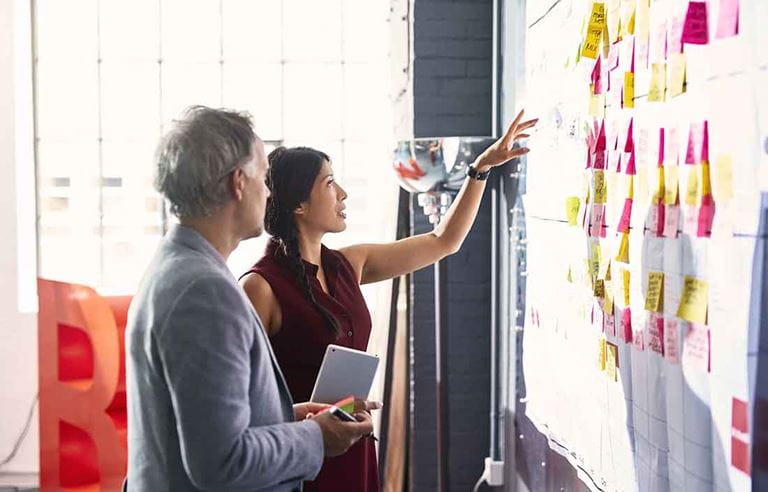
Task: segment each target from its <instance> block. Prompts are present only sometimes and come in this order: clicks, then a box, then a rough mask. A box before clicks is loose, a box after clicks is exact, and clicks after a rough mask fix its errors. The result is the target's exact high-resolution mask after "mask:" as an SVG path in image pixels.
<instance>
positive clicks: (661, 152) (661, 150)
mask: <svg viewBox="0 0 768 492" xmlns="http://www.w3.org/2000/svg"><path fill="white" fill-rule="evenodd" d="M658 165H659V167H661V166H663V165H664V128H659V160H658Z"/></svg>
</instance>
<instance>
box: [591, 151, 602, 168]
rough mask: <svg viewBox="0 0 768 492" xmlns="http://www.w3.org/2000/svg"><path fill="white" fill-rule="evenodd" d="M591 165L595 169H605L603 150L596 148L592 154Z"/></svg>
mask: <svg viewBox="0 0 768 492" xmlns="http://www.w3.org/2000/svg"><path fill="white" fill-rule="evenodd" d="M592 167H593V168H595V169H605V151H604V150H598V151H597V152H595V155H594V156H592Z"/></svg>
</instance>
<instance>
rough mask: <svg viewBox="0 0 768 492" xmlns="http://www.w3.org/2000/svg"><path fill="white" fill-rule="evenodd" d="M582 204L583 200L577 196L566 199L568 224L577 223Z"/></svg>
mask: <svg viewBox="0 0 768 492" xmlns="http://www.w3.org/2000/svg"><path fill="white" fill-rule="evenodd" d="M580 205H581V200H579V197H577V196H569V197H568V198H566V199H565V216H566V217H567V218H568V225H573V226H575V225H576V219H577V217H578V215H579V207H580Z"/></svg>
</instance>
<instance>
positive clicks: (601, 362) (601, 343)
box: [597, 337, 605, 371]
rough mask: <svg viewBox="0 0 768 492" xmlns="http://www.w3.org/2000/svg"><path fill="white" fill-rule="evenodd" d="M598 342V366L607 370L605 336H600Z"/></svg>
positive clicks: (602, 369)
mask: <svg viewBox="0 0 768 492" xmlns="http://www.w3.org/2000/svg"><path fill="white" fill-rule="evenodd" d="M597 343H598V348H597V350H598V352H597V367H598V368H599V369H600V370H601V371H605V338H603V337H600V338H599V339H598V340H597Z"/></svg>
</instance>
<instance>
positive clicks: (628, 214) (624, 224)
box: [616, 198, 632, 232]
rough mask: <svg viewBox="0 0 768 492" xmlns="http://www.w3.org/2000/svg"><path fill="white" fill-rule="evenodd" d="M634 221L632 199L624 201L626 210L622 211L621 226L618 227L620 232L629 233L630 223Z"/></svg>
mask: <svg viewBox="0 0 768 492" xmlns="http://www.w3.org/2000/svg"><path fill="white" fill-rule="evenodd" d="M631 219H632V199H631V198H627V199H625V200H624V208H623V210H622V211H621V218H620V219H619V225H618V226H616V231H618V232H629V223H630V220H631Z"/></svg>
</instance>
